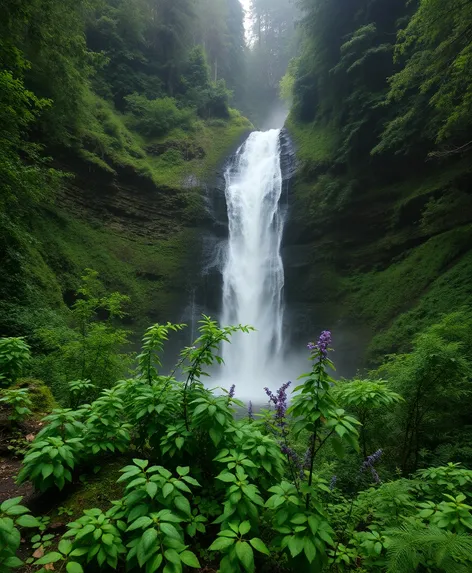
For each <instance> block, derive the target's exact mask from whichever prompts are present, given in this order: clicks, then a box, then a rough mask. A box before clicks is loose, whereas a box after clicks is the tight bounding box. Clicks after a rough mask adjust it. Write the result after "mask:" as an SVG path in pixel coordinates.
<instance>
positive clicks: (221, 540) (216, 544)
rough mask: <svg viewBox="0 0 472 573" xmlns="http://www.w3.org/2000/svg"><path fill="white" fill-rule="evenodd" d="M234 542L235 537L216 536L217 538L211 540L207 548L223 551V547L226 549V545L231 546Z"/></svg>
mask: <svg viewBox="0 0 472 573" xmlns="http://www.w3.org/2000/svg"><path fill="white" fill-rule="evenodd" d="M234 542H235V539H230V538H228V537H218V539H215V541H213V543H212V544H211V545H210V547H209V549H210V551H224V550H225V549H228V547H231V545H233V544H234Z"/></svg>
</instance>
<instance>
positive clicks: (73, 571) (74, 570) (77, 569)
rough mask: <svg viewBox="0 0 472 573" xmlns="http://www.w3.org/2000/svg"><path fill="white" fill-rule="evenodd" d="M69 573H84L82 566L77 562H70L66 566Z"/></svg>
mask: <svg viewBox="0 0 472 573" xmlns="http://www.w3.org/2000/svg"><path fill="white" fill-rule="evenodd" d="M66 571H67V573H84V570H83V568H82V565H81V564H80V563H77V562H76V561H69V563H67V565H66Z"/></svg>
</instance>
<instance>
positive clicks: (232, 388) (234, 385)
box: [228, 384, 236, 398]
mask: <svg viewBox="0 0 472 573" xmlns="http://www.w3.org/2000/svg"><path fill="white" fill-rule="evenodd" d="M235 390H236V384H233V385H232V386H231V388H230V389H229V392H228V396H229V397H230V398H234V391H235Z"/></svg>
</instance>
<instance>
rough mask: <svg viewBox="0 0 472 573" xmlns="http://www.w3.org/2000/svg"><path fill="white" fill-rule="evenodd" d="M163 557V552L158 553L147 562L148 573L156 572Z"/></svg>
mask: <svg viewBox="0 0 472 573" xmlns="http://www.w3.org/2000/svg"><path fill="white" fill-rule="evenodd" d="M162 560H163V557H162V554H161V553H158V554H157V555H155V556H154V557H153V558H152V559H151V561H148V562H147V565H146V573H155V572H156V571H157V570H158V569H159V567H160V566H161V563H162Z"/></svg>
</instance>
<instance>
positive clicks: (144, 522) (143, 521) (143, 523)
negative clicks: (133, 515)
mask: <svg viewBox="0 0 472 573" xmlns="http://www.w3.org/2000/svg"><path fill="white" fill-rule="evenodd" d="M151 523H152V519H151V518H150V517H148V516H147V515H143V516H142V517H138V519H137V520H136V521H134V522H133V523H132V524H131V525H130V526H129V527H128V529H127V530H126V531H134V530H135V529H140V528H141V529H145V528H146V527H148V526H149V525H151Z"/></svg>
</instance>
